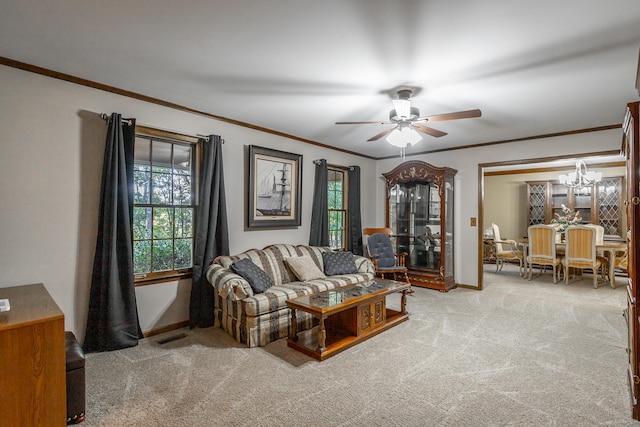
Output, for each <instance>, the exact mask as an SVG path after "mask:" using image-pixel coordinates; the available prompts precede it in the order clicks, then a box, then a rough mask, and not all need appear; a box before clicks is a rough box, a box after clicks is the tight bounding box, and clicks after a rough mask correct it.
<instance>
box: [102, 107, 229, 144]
mask: <svg viewBox="0 0 640 427" xmlns="http://www.w3.org/2000/svg"><path fill="white" fill-rule="evenodd" d="M100 118H101V119H102V120H105V121H109V120H110V119H111V115H110V114H105V113H101V114H100ZM122 121H123V122H124V123H127V124H128V125H129V126H131V124H132V121H131V120H126V119H125V120H122ZM145 127H148V128H152V129H157V130H159V131H164V132H172V133H175V134H179V135H184V136H188V137H191V138H198V139H204V140H205V141H209V136H208V135H200V134H195V135H190V134H187V133H183V132H175V131H167V130H165V129H158V128H155V127H153V126H145ZM222 143H223V144H224V139H223V140H222Z"/></svg>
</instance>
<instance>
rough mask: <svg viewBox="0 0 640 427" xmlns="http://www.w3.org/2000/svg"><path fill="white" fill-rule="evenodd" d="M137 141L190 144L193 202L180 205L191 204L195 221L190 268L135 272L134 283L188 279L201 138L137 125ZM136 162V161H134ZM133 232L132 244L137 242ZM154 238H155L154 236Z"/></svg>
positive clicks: (146, 283)
mask: <svg viewBox="0 0 640 427" xmlns="http://www.w3.org/2000/svg"><path fill="white" fill-rule="evenodd" d="M135 138H136V142H137V140H138V139H146V140H147V141H149V142H150V143H151V144H153V142H154V141H156V142H164V143H170V144H175V145H181V146H189V147H191V149H192V153H191V162H192V167H191V199H192V202H191V204H190V205H180V206H185V207H186V206H189V207H191V208H192V209H193V222H192V233H191V234H192V236H191V256H192V263H191V267H189V268H180V269H173V270H164V271H158V272H148V273H134V284H135V286H136V287H137V286H145V285H152V284H155V283H163V282H170V281H177V280H182V279H187V278H190V277H192V274H193V251H194V249H195V247H194V245H195V241H194V239H195V235H196V222H197V221H196V217H197V206H198V193H199V191H198V190H199V188H200V182H199V175H200V173H199V172H200V161H201V158H202V156H201V151H202V144H200V143H199V139H198V138H197V137H193V136H190V135H185V134H180V133H176V132H171V131H164V130H160V129H155V128H149V127H145V126H136V132H135ZM134 164H135V161H134ZM133 207H134V208H135V207H172V208H174V209H175V208H176V207H178V205H163V204H154V203H135V202H134V204H133ZM133 237H134V236H133V233H132V236H131V238H132V245H133V243H134V242H135V240H134V238H133ZM175 238H176V237H175V236H173V237H172V238H171V240H175ZM152 240H153V238H152Z"/></svg>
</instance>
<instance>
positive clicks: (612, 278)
mask: <svg viewBox="0 0 640 427" xmlns="http://www.w3.org/2000/svg"><path fill="white" fill-rule="evenodd" d="M515 240H516V243H517V244H518V245H519V246H521V247H522V256H523V258H524V259H523V263H524V269H525V271H526V270H527V267H528V265H527V253H528V250H529V241H528V240H529V239H528V238H526V237H523V238H521V239H515ZM565 248H566V243H565V242H556V251H557V250H558V249H565ZM626 250H627V243H626V242H623V241H619V240H605V241H603V242H602V243H597V244H596V251H599V252H602V253H603V254H605V253H606V254H608V256H607V259H608V260H609V277H608V279H609V283H610V284H611V287H612V288H614V289H615V287H616V275H615V265H616V252H621V251H626Z"/></svg>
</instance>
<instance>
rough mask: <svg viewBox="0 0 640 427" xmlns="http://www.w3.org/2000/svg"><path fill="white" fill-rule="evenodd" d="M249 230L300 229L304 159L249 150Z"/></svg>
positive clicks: (276, 152) (299, 156)
mask: <svg viewBox="0 0 640 427" xmlns="http://www.w3.org/2000/svg"><path fill="white" fill-rule="evenodd" d="M247 151H248V154H247V168H248V171H247V172H248V173H246V174H245V176H246V177H247V181H246V186H247V191H246V194H247V200H246V206H247V213H248V218H247V229H248V230H259V229H274V228H292V227H299V226H300V199H301V194H302V191H301V189H302V155H300V154H293V153H287V152H285V151H279V150H272V149H270V148H264V147H257V146H255V145H249V146H248V150H247Z"/></svg>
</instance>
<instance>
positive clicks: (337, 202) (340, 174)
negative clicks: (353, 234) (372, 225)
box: [327, 166, 347, 250]
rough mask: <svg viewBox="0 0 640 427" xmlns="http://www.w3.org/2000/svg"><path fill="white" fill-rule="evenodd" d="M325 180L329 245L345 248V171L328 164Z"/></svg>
mask: <svg viewBox="0 0 640 427" xmlns="http://www.w3.org/2000/svg"><path fill="white" fill-rule="evenodd" d="M327 181H328V182H327V191H328V199H329V201H328V205H329V246H330V247H331V249H334V250H335V249H337V250H346V242H347V233H346V231H347V197H346V196H347V187H346V174H345V171H344V170H343V169H339V168H336V167H331V166H329V167H328V174H327Z"/></svg>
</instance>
